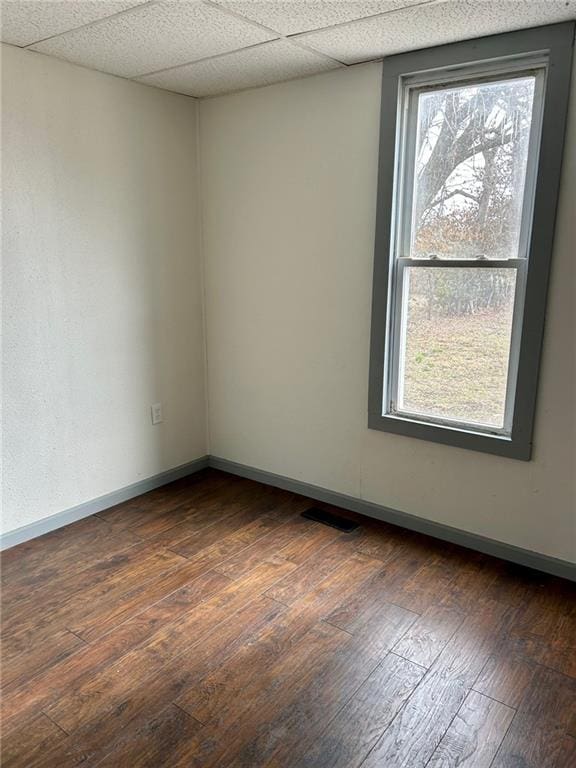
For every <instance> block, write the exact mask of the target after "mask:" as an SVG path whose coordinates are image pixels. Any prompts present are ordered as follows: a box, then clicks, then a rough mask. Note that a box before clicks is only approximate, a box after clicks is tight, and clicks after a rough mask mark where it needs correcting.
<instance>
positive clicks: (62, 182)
mask: <svg viewBox="0 0 576 768" xmlns="http://www.w3.org/2000/svg"><path fill="white" fill-rule="evenodd" d="M2 63H3V81H4V82H3V132H4V135H3V142H4V157H3V160H4V163H3V179H2V186H3V192H4V214H3V235H4V249H3V251H4V256H3V260H4V286H5V297H4V318H5V326H4V354H5V360H4V372H5V373H4V404H5V412H4V478H3V479H4V514H3V518H4V519H3V528H4V530H5V531H9V530H12V529H14V528H18V527H20V526H22V525H25V524H27V523H32V522H34V521H37V520H39V519H41V518H43V517H47V516H48V515H51V514H54V513H56V512H60V511H62V510H65V509H68V508H70V507H72V506H75V505H77V504H79V503H81V502H83V501H86V500H90V499H93V498H95V497H98V496H100V495H102V494H105V493H107V492H110V491H114V490H117V489H118V488H122V487H123V486H126V485H128V484H131V483H134V482H136V481H138V480H140V479H142V478H146V477H149V476H152V475H155V474H156V473H158V472H161V471H163V470H167V469H169V468H172V467H175V466H178V465H180V464H183V463H185V462H188V461H191V460H192V459H194V458H197V457H200V456H203V455H205V453H206V449H207V446H206V439H205V393H204V378H205V377H204V348H203V347H204V344H203V329H202V309H201V297H202V291H201V260H200V253H199V238H198V227H197V180H198V177H197V168H196V110H197V104H196V102H195V101H194V100H193V99H190V98H187V97H185V96H177V95H174V94H170V93H167V92H163V91H159V90H156V89H153V88H148V87H146V86H143V85H137V84H134V83H129V82H127V81H125V80H120V79H118V78H115V77H111V76H109V75H103V74H100V73H97V72H91V71H88V70H86V69H82V68H80V67H75V66H72V65H70V64H67V63H64V62H61V61H58V60H56V59H51V58H48V57H45V56H41V55H39V54H33V53H29V52H26V51H21V50H18V49H17V48H12V47H10V46H3V48H2ZM156 401H162V402H163V404H164V411H165V422H164V424H162V425H160V426H155V427H152V425H151V420H150V404H151V403H154V402H156Z"/></svg>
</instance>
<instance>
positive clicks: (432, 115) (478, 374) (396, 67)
mask: <svg viewBox="0 0 576 768" xmlns="http://www.w3.org/2000/svg"><path fill="white" fill-rule="evenodd" d="M573 38H574V25H573V24H558V25H554V26H551V27H541V28H539V29H532V30H527V31H522V32H514V33H510V34H505V35H498V36H496V37H491V38H483V39H481V40H475V41H469V42H466V43H458V44H455V45H448V46H443V47H441V48H437V49H428V50H424V51H417V52H415V53H408V54H401V55H399V56H394V57H391V58H390V59H387V60H385V62H384V65H383V66H384V70H383V87H382V122H381V139H380V141H381V144H380V160H379V192H378V215H377V234H376V251H375V261H374V286H373V310H372V341H371V370H370V402H369V426H370V427H372V428H374V429H381V430H384V431H391V432H395V433H399V434H405V435H409V436H412V437H417V438H423V439H428V440H434V441H437V442H442V443H447V444H453V445H457V446H460V447H465V448H472V449H475V450H481V451H487V452H490V453H497V454H501V455H505V456H511V457H514V458H519V459H525V460H528V459H529V458H530V456H531V445H532V426H533V420H534V409H535V398H536V388H537V378H538V362H539V356H540V346H541V340H542V335H543V326H544V310H545V301H546V288H547V280H548V272H549V262H550V256H551V250H552V238H553V231H554V219H555V211H556V202H557V196H558V186H559V179H560V169H561V161H562V144H563V136H564V128H565V119H566V109H567V100H568V86H569V81H570V62H571V54H572V43H573ZM394 113H395V114H394Z"/></svg>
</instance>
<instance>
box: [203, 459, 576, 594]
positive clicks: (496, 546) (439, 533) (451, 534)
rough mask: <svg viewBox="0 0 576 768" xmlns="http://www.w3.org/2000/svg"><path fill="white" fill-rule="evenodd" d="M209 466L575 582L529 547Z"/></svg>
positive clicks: (569, 568)
mask: <svg viewBox="0 0 576 768" xmlns="http://www.w3.org/2000/svg"><path fill="white" fill-rule="evenodd" d="M210 466H211V467H213V468H214V469H220V470H222V471H223V472H229V473H230V474H233V475H239V476H241V477H246V478H249V479H250V480H256V481H257V482H259V483H264V484H266V485H273V486H275V487H276V488H283V489H284V490H286V491H293V492H294V493H299V494H301V495H302V496H308V497H309V498H311V499H315V500H316V501H323V502H324V503H326V504H333V505H334V506H336V507H341V508H342V509H348V510H350V511H351V512H358V513H359V514H361V515H366V516H367V517H373V518H376V519H377V520H383V521H384V522H386V523H392V524H393V525H398V526H400V527H401V528H408V530H410V531H416V532H417V533H423V534H426V535H427V536H432V537H434V538H436V539H441V540H442V541H449V542H451V543H452V544H458V545H460V546H462V547H466V548H468V549H473V550H475V551H476V552H482V553H483V554H485V555H492V556H493V557H498V558H501V559H502V560H508V561H510V562H512V563H517V564H518V565H524V566H526V567H528V568H534V569H535V570H538V571H544V573H549V574H551V575H553V576H560V577H561V578H564V579H569V580H570V581H576V563H571V562H569V561H567V560H558V559H557V558H555V557H549V556H548V555H541V554H539V553H538V552H532V551H531V550H529V549H522V548H521V547H515V546H514V545H513V544H505V543H504V542H501V541H495V540H494V539H488V538H486V537H485V536H480V535H478V534H476V533H469V532H468V531H463V530H461V529H460V528H452V527H451V526H449V525H443V524H442V523H435V522H433V521H432V520H425V519H424V518H421V517H416V516H415V515H410V514H408V513H407V512H399V511H398V510H396V509H390V508H389V507H383V506H381V505H380V504H374V503H372V502H370V501H363V500H362V499H357V498H355V497H353V496H347V495H346V494H343V493H338V492H336V491H330V490H328V489H327V488H321V487H320V486H317V485H311V484H310V483H304V482H302V481H300V480H293V479H292V478H289V477H284V476H283V475H276V474H274V473H273V472H266V471H264V470H262V469H255V468H254V467H248V466H245V465H244V464H237V463H236V462H234V461H228V460H227V459H219V458H217V457H216V456H210Z"/></svg>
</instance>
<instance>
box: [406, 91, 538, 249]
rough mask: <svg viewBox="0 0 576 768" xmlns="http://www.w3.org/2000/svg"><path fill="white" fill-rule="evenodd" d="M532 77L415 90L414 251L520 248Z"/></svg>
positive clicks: (531, 110)
mask: <svg viewBox="0 0 576 768" xmlns="http://www.w3.org/2000/svg"><path fill="white" fill-rule="evenodd" d="M534 84H535V77H533V76H524V77H518V78H515V79H507V80H500V81H496V82H494V81H493V82H479V83H471V84H465V85H460V86H458V87H454V88H441V89H436V90H431V89H427V90H423V91H421V92H420V93H419V94H418V97H417V128H416V139H415V143H416V148H415V167H414V186H413V195H412V203H413V204H412V216H411V248H410V255H411V256H412V257H416V258H425V257H428V256H430V255H431V254H433V255H437V256H439V257H441V258H446V259H451V258H457V259H473V258H477V257H478V256H482V257H485V258H491V259H507V258H511V257H514V258H516V257H518V256H519V241H520V226H521V218H522V200H523V196H524V187H525V182H526V167H527V158H528V145H529V138H530V127H531V122H532V114H533V103H534ZM521 255H524V254H521Z"/></svg>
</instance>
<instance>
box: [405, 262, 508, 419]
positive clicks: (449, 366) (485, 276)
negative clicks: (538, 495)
mask: <svg viewBox="0 0 576 768" xmlns="http://www.w3.org/2000/svg"><path fill="white" fill-rule="evenodd" d="M515 282H516V270H515V269H496V268H494V269H492V268H482V269H480V268H476V269H475V268H473V267H470V268H459V267H453V268H451V269H446V268H443V267H441V268H436V269H428V268H423V267H408V268H407V269H405V270H404V290H403V293H404V296H403V300H404V302H405V307H406V311H405V312H404V315H403V322H402V327H401V329H400V334H401V343H400V360H399V368H400V370H399V381H398V404H397V408H398V411H400V412H402V411H404V412H407V413H411V414H414V415H417V416H418V415H422V416H427V417H435V418H438V419H449V420H454V421H458V422H466V423H472V424H479V425H484V426H486V427H493V428H495V429H501V428H503V427H504V415H505V403H506V385H507V380H508V361H509V357H510V339H511V330H512V314H513V307H514V292H515Z"/></svg>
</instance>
